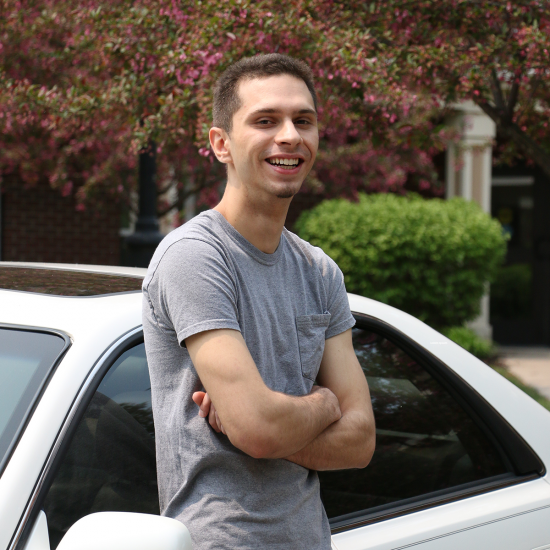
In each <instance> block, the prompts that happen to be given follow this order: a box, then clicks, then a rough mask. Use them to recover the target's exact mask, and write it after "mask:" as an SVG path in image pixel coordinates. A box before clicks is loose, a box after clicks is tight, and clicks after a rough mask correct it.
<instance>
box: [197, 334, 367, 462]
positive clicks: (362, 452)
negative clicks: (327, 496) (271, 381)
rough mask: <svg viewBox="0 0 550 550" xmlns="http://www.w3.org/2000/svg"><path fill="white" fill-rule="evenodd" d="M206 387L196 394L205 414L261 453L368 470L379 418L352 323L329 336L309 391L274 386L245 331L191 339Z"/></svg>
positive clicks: (231, 437) (259, 455) (247, 450)
mask: <svg viewBox="0 0 550 550" xmlns="http://www.w3.org/2000/svg"><path fill="white" fill-rule="evenodd" d="M186 345H187V349H188V350H189V354H190V355H191V359H192V361H193V364H194V366H195V369H196V370H197V373H198V375H199V377H200V379H201V381H202V383H203V385H204V388H205V389H206V392H207V393H206V394H204V393H203V392H197V393H195V394H194V396H193V400H194V401H195V403H197V404H199V405H200V410H201V412H200V414H201V416H207V415H208V416H209V422H210V424H211V425H212V427H213V428H214V429H216V431H220V430H222V431H223V433H225V434H226V435H227V437H228V438H229V440H230V441H231V443H232V444H233V445H234V446H235V447H237V448H239V449H241V450H242V451H243V452H245V453H246V454H248V455H250V456H252V457H254V458H286V459H287V460H290V461H292V462H295V463H296V464H299V465H301V466H304V467H305V468H310V469H313V470H334V469H344V468H364V467H365V466H366V465H367V464H368V463H369V461H370V459H371V457H372V454H373V452H374V445H375V435H374V417H373V414H372V407H371V401H370V394H369V388H368V385H367V382H366V380H365V377H364V375H363V373H362V371H361V367H360V366H359V362H358V361H357V357H356V356H355V352H354V350H353V345H352V340H351V329H350V330H347V331H346V332H344V333H342V334H339V335H338V336H334V337H333V338H329V339H328V340H326V342H325V351H324V354H323V359H322V361H321V366H320V369H319V374H318V376H317V381H318V383H319V384H320V386H315V387H314V388H313V390H312V392H311V393H310V394H309V395H305V396H302V397H295V396H291V395H286V394H283V393H279V392H275V391H272V390H270V389H269V388H268V387H267V386H266V385H265V383H264V382H263V380H262V377H261V376H260V373H259V372H258V369H257V367H256V365H255V363H254V360H253V359H252V356H251V355H250V352H249V351H248V348H247V346H246V343H245V342H244V339H243V337H242V335H241V334H240V332H238V331H235V330H229V329H222V330H211V331H206V332H201V333H199V334H195V335H193V336H190V337H189V338H187V339H186Z"/></svg>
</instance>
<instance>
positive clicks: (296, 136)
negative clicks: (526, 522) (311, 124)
mask: <svg viewBox="0 0 550 550" xmlns="http://www.w3.org/2000/svg"><path fill="white" fill-rule="evenodd" d="M275 141H276V142H277V143H278V144H288V145H298V143H300V142H301V141H302V136H301V135H300V132H298V130H297V129H296V126H294V122H293V121H292V120H285V121H284V122H283V124H282V125H281V127H280V129H279V131H278V132H277V135H276V136H275Z"/></svg>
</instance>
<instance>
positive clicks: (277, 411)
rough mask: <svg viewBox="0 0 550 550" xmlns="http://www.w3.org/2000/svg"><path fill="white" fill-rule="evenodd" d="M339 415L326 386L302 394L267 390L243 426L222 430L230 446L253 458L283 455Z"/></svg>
mask: <svg viewBox="0 0 550 550" xmlns="http://www.w3.org/2000/svg"><path fill="white" fill-rule="evenodd" d="M340 417H341V412H340V407H339V404H338V399H337V398H336V396H335V395H334V394H333V393H332V392H331V391H330V390H328V389H327V388H318V389H316V390H314V391H313V392H312V393H310V394H309V395H306V396H303V397H295V396H289V395H285V394H282V393H278V392H271V391H270V395H269V396H266V399H265V400H264V401H263V403H262V404H261V406H260V407H259V410H258V411H257V414H256V415H254V418H251V419H249V421H248V422H246V424H247V425H246V426H242V427H241V428H240V429H238V430H231V429H228V428H227V427H226V430H227V435H228V437H229V439H230V441H231V442H232V443H233V445H235V446H236V447H238V448H239V449H241V450H243V451H244V452H246V453H247V454H250V455H251V456H254V457H255V458H284V457H287V456H289V455H291V454H293V453H296V452H297V451H299V450H300V449H302V448H303V447H304V446H305V445H307V444H309V443H311V442H312V441H313V440H314V439H315V438H316V437H318V436H319V435H320V434H321V433H322V432H323V431H324V430H326V429H327V427H329V426H330V425H331V424H333V423H334V422H337V421H338V420H339V419H340ZM222 422H223V419H222ZM247 427H248V429H247Z"/></svg>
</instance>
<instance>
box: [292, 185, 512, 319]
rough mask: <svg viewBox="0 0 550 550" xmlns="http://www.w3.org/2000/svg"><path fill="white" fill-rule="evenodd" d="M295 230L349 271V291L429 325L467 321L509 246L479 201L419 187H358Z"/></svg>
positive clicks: (315, 210)
mask: <svg viewBox="0 0 550 550" xmlns="http://www.w3.org/2000/svg"><path fill="white" fill-rule="evenodd" d="M295 228H296V230H297V232H298V234H299V235H300V236H301V237H302V238H304V239H306V240H307V241H309V242H311V243H312V244H313V245H316V246H319V247H321V248H322V249H323V250H324V251H325V252H326V253H327V254H328V255H329V256H330V257H331V258H333V259H334V260H335V261H336V263H337V264H338V265H339V266H340V268H341V269H342V271H343V272H344V277H345V282H346V287H347V290H348V291H349V292H354V293H356V294H361V295H363V296H368V297H369V298H374V299H375V300H379V301H381V302H384V303H387V304H390V305H392V306H395V307H397V308H399V309H402V310H404V311H406V312H408V313H410V314H412V315H414V316H415V317H418V318H420V319H422V320H423V321H425V322H426V323H428V324H429V325H431V326H433V327H436V328H441V327H448V326H456V325H462V324H464V322H465V321H467V320H470V319H473V318H475V317H476V316H477V315H478V313H479V304H480V298H481V296H482V295H483V294H484V292H485V288H486V283H487V281H491V280H492V279H493V277H494V275H495V272H496V270H497V268H498V266H499V265H500V264H501V262H502V259H503V257H504V254H505V251H506V241H505V238H504V237H503V235H502V228H501V226H500V224H499V223H498V222H497V221H495V220H493V219H491V217H490V216H489V215H488V214H486V213H484V212H483V211H482V210H481V208H480V207H479V206H478V205H477V204H476V203H474V202H467V201H464V200H463V199H459V198H455V199H451V200H449V201H444V200H441V199H430V200H426V199H422V198H421V197H419V196H417V195H409V196H407V197H399V196H396V195H392V194H378V195H360V197H359V201H358V202H355V203H353V202H349V201H346V200H344V199H336V200H329V201H325V202H322V203H321V204H320V205H318V206H316V207H315V208H313V209H312V210H309V211H306V212H303V213H302V215H301V216H300V218H299V219H298V221H297V222H296V225H295Z"/></svg>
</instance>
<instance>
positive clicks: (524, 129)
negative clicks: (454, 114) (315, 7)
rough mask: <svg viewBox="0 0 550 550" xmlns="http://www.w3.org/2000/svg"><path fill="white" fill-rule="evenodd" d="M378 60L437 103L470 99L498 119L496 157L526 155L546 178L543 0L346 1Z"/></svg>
mask: <svg viewBox="0 0 550 550" xmlns="http://www.w3.org/2000/svg"><path fill="white" fill-rule="evenodd" d="M347 6H348V9H349V16H348V22H349V24H350V25H356V27H357V28H360V29H369V30H370V32H371V35H372V36H373V37H374V38H375V42H376V46H375V51H376V55H377V57H378V59H379V62H382V63H384V64H385V67H386V70H387V71H388V74H389V75H390V76H391V78H393V79H394V80H395V81H396V82H399V83H401V85H405V86H406V87H407V89H408V90H410V91H414V90H418V91H419V92H420V93H424V94H431V95H432V96H433V97H434V98H438V100H439V101H440V102H441V104H442V106H444V107H447V106H452V104H453V103H456V102H461V101H465V100H471V101H473V102H474V103H475V104H477V105H478V106H479V107H480V108H481V109H482V110H483V111H484V112H485V113H486V114H487V115H488V116H489V117H490V118H491V119H492V120H493V121H494V122H495V123H496V127H497V138H498V142H499V151H498V153H499V155H500V160H503V161H513V160H514V159H515V158H517V157H522V158H526V159H527V160H528V161H530V162H532V163H534V164H537V165H538V166H539V167H540V168H541V169H542V170H543V171H544V172H545V173H546V175H548V176H549V177H550V126H549V116H550V88H549V87H548V85H547V83H548V79H549V77H550V55H549V52H550V9H549V6H548V2H546V1H544V0H514V1H506V0H501V1H485V2H479V1H476V0H419V1H415V2H409V1H406V0H384V2H381V1H377V2H373V3H371V4H370V5H369V9H368V10H365V9H360V8H361V7H364V3H362V2H348V3H347Z"/></svg>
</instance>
